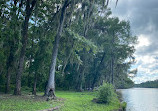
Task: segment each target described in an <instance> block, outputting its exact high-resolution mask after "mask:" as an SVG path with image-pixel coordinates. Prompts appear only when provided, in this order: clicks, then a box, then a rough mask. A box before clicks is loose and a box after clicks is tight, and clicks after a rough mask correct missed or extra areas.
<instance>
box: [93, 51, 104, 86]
mask: <svg viewBox="0 0 158 111" xmlns="http://www.w3.org/2000/svg"><path fill="white" fill-rule="evenodd" d="M104 58H105V52H104V53H103V56H102V59H101V61H100V64H99V66H98V67H97V69H96V71H95V75H94V79H93V82H92V89H93V88H94V86H95V83H96V81H97V80H98V78H99V75H100V74H99V70H100V67H101V65H102V64H103V61H104Z"/></svg>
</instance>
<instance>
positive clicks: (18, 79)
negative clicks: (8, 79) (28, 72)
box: [14, 0, 36, 95]
mask: <svg viewBox="0 0 158 111" xmlns="http://www.w3.org/2000/svg"><path fill="white" fill-rule="evenodd" d="M35 4H36V0H33V1H32V2H31V3H30V0H27V1H26V16H25V20H24V23H23V30H22V48H21V52H20V59H19V65H18V70H17V71H18V72H17V75H16V87H15V90H14V94H15V95H21V76H22V73H23V67H24V57H25V52H26V46H27V40H28V22H29V18H30V16H31V13H32V10H33V8H34V6H35ZM30 5H31V6H30Z"/></svg>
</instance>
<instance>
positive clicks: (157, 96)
mask: <svg viewBox="0 0 158 111" xmlns="http://www.w3.org/2000/svg"><path fill="white" fill-rule="evenodd" d="M120 91H121V93H122V96H123V100H124V101H125V102H127V109H126V111H158V89H155V88H131V89H121V90H120Z"/></svg>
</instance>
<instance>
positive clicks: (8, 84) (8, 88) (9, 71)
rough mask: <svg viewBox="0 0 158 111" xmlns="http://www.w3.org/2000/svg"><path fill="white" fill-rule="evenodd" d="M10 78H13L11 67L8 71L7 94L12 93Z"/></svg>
mask: <svg viewBox="0 0 158 111" xmlns="http://www.w3.org/2000/svg"><path fill="white" fill-rule="evenodd" d="M10 77H11V67H9V68H8V70H7V81H6V89H5V93H6V94H7V93H9V92H10Z"/></svg>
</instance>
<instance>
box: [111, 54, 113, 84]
mask: <svg viewBox="0 0 158 111" xmlns="http://www.w3.org/2000/svg"><path fill="white" fill-rule="evenodd" d="M111 83H112V84H114V57H113V55H112V57H111Z"/></svg>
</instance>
